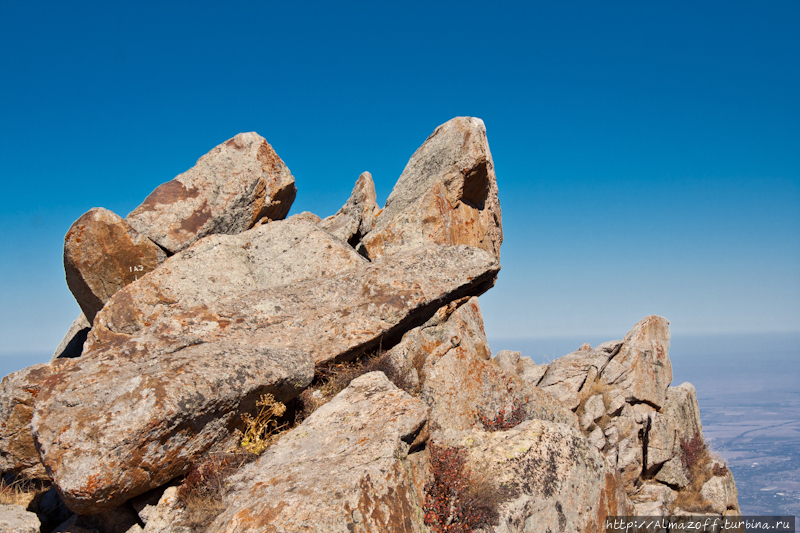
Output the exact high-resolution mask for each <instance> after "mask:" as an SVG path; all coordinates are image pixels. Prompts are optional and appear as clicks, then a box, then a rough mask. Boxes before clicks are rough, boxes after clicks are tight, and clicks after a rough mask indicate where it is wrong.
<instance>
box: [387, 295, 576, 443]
mask: <svg viewBox="0 0 800 533" xmlns="http://www.w3.org/2000/svg"><path fill="white" fill-rule="evenodd" d="M459 304H460V305H459ZM389 357H390V359H391V360H392V361H393V364H394V365H395V367H397V368H398V369H400V370H404V371H406V372H407V373H408V374H410V378H409V381H411V382H412V384H413V383H414V382H415V381H416V385H417V387H418V389H419V390H420V391H421V394H420V396H421V398H422V399H423V400H425V402H426V403H427V404H428V405H429V406H430V408H431V414H430V424H431V427H432V428H434V429H439V428H441V429H458V430H465V429H470V428H472V427H473V426H475V425H476V424H477V425H478V426H479V427H480V424H481V421H480V417H481V416H484V417H488V418H489V419H490V420H494V419H496V418H497V417H498V416H501V417H502V418H503V419H505V418H506V416H507V415H508V417H511V416H512V413H513V412H514V409H515V408H516V409H519V411H520V414H519V416H518V420H517V422H519V421H522V420H526V419H533V418H541V419H545V420H554V421H557V422H562V423H566V424H570V425H576V418H575V415H574V414H573V413H572V412H570V411H569V410H567V409H565V408H564V407H563V406H562V405H560V404H559V403H558V402H557V401H555V399H554V398H552V397H551V396H550V395H549V394H547V393H545V392H543V391H541V390H538V389H536V388H534V387H530V386H528V385H527V384H526V383H525V382H523V381H522V380H521V379H520V378H519V377H518V376H517V375H516V374H510V373H508V374H507V373H504V372H503V371H502V370H501V369H500V368H499V367H498V366H497V365H496V364H495V363H494V362H493V361H492V360H491V359H490V357H491V350H490V349H489V344H488V342H487V340H486V335H485V333H484V329H483V317H482V316H481V312H480V307H479V305H478V299H477V298H470V299H468V300H466V301H465V302H453V303H451V304H450V305H448V306H445V307H443V308H441V309H439V310H438V311H437V312H436V314H435V315H434V316H433V317H432V318H431V319H430V320H428V322H426V323H425V324H423V325H421V326H419V327H417V328H414V329H413V330H410V331H409V332H408V333H406V334H405V335H404V336H403V338H402V340H401V341H400V343H398V345H397V346H395V347H393V348H392V349H391V350H390V351H389ZM501 411H502V414H501Z"/></svg>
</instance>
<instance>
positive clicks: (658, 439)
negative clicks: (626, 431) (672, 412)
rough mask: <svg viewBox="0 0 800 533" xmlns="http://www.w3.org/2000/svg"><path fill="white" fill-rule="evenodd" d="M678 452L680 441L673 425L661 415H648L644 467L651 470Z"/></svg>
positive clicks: (676, 429)
mask: <svg viewBox="0 0 800 533" xmlns="http://www.w3.org/2000/svg"><path fill="white" fill-rule="evenodd" d="M679 450H680V441H679V439H678V428H677V427H676V426H675V424H674V423H673V422H672V421H671V420H670V419H669V418H668V417H667V416H665V415H663V414H661V413H658V412H654V413H650V419H649V421H648V424H647V453H646V460H645V467H646V468H647V469H648V470H652V469H654V468H655V467H657V466H659V465H661V464H663V463H666V462H667V461H669V460H670V459H672V458H673V457H675V455H676V454H677V453H678V451H679Z"/></svg>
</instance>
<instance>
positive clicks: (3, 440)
mask: <svg viewBox="0 0 800 533" xmlns="http://www.w3.org/2000/svg"><path fill="white" fill-rule="evenodd" d="M54 371H55V369H54V367H53V366H51V365H49V364H40V365H33V366H29V367H28V368H23V369H22V370H20V371H18V372H14V373H13V374H9V375H7V376H6V377H4V378H3V381H2V382H0V472H2V473H3V474H14V475H17V476H20V477H22V478H27V479H47V473H46V472H45V470H44V466H42V463H41V461H40V460H39V454H38V453H37V451H36V447H35V446H34V443H33V437H32V436H31V417H32V416H33V404H34V402H35V401H36V398H37V396H38V395H39V392H40V390H41V386H42V382H43V381H44V380H45V379H47V378H48V377H49V376H50V375H51V374H52V373H53V372H54Z"/></svg>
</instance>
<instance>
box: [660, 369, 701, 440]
mask: <svg viewBox="0 0 800 533" xmlns="http://www.w3.org/2000/svg"><path fill="white" fill-rule="evenodd" d="M662 412H663V413H664V416H665V417H666V418H667V419H668V420H670V421H672V423H673V425H674V426H675V429H676V430H677V431H678V438H679V439H684V440H690V439H692V438H693V437H694V436H695V435H700V436H702V435H703V425H702V424H701V423H700V406H699V405H698V404H697V392H696V391H695V389H694V385H692V384H691V383H688V382H687V383H681V384H680V385H679V386H677V387H669V388H668V389H667V400H666V402H665V403H664V408H663V409H662ZM678 444H680V440H678Z"/></svg>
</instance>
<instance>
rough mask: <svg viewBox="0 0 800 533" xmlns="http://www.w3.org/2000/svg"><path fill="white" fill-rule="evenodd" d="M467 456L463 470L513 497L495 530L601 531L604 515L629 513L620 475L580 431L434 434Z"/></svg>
mask: <svg viewBox="0 0 800 533" xmlns="http://www.w3.org/2000/svg"><path fill="white" fill-rule="evenodd" d="M431 438H432V439H433V440H438V441H439V442H440V443H442V444H445V445H449V446H458V447H462V448H464V449H465V450H466V452H467V457H468V459H467V469H468V470H470V471H471V472H475V473H480V475H481V476H483V477H484V478H485V479H489V480H491V482H492V483H494V484H495V485H496V486H497V487H506V488H510V489H512V492H514V493H516V497H514V498H513V499H512V500H511V501H508V502H506V503H505V504H503V505H502V506H501V508H500V510H501V515H500V524H499V525H498V526H497V527H496V528H495V529H494V531H496V532H503V533H510V532H526V533H527V532H531V533H532V532H540V531H546V530H547V529H550V530H551V531H601V530H602V524H603V521H604V520H605V518H606V516H618V515H629V514H630V511H632V507H631V506H630V503H629V501H628V500H627V497H626V496H625V493H624V492H623V490H622V486H621V483H620V480H619V477H618V476H617V475H616V473H615V472H614V471H613V470H612V469H610V468H609V467H608V466H607V465H606V461H605V459H604V458H603V456H602V455H601V454H600V452H598V451H597V449H595V448H594V446H593V445H592V444H590V443H589V442H588V440H586V438H585V437H584V436H583V435H581V434H580V432H579V431H578V430H577V429H575V428H571V427H568V426H565V425H563V424H558V423H553V422H548V421H544V420H531V421H526V422H523V423H522V424H520V425H518V426H516V427H514V428H512V429H510V430H507V431H497V432H494V433H488V432H485V431H482V430H479V429H473V430H471V431H468V432H467V431H464V432H454V431H448V432H442V433H434V435H433V436H432V437H431Z"/></svg>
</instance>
